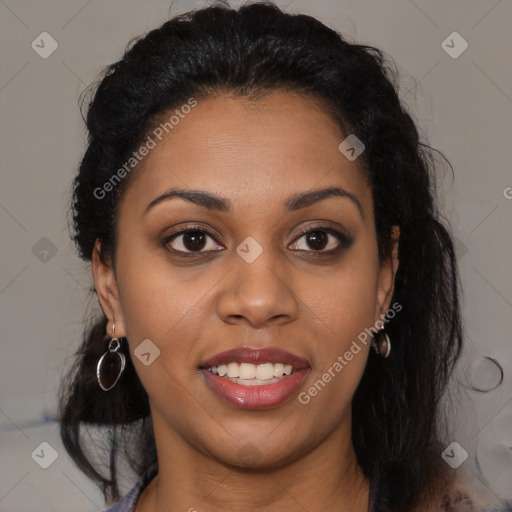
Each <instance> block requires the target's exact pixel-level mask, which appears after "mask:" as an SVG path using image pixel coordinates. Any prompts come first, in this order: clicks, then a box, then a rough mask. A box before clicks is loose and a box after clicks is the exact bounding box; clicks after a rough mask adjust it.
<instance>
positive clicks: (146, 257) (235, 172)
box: [93, 92, 397, 467]
mask: <svg viewBox="0 0 512 512" xmlns="http://www.w3.org/2000/svg"><path fill="white" fill-rule="evenodd" d="M171 115H172V113H170V114H169V115H168V116H167V118H169V117H170V116H171ZM167 118H166V119H167ZM164 134H165V132H164ZM346 135H348V134H345V135H344V134H342V133H341V132H340V130H339V128H338V126H337V125H336V124H335V123H334V121H333V120H332V119H331V118H330V117H328V116H327V115H326V114H324V113H323V112H322V111H321V109H320V107H319V105H317V104H316V103H314V102H312V101H306V100H305V99H304V98H302V97H300V96H296V95H292V94H290V93H285V92H279V93H273V94H271V95H269V96H267V97H265V98H264V99H262V100H258V101H257V102H249V101H247V100H243V99H239V98H238V99H235V98H231V97H228V96H218V97H216V98H209V99H199V100H198V104H197V106H195V107H194V108H192V109H191V111H190V113H188V114H186V115H183V117H182V118H181V119H180V120H179V123H178V124H176V125H175V126H174V127H173V129H172V130H169V133H168V134H165V137H163V138H162V140H161V141H159V140H158V139H157V138H156V137H154V136H153V139H154V140H155V141H156V146H155V147H154V148H153V149H151V150H150V151H149V153H148V154H147V155H146V156H145V157H144V158H143V160H142V161H141V163H140V164H139V168H138V169H137V170H136V171H134V172H136V174H135V175H134V176H133V180H132V182H131V183H130V186H129V187H128V189H127V191H126V193H125V195H124V197H123V198H122V201H121V203H120V209H119V223H118V245H117V252H116V260H115V270H116V272H115V274H114V273H113V271H112V268H111V267H109V266H108V265H104V264H102V263H101V262H100V260H99V258H98V252H97V251H98V249H99V245H98V244H97V246H96V250H95V254H94V258H93V262H94V265H93V268H94V274H95V281H96V287H97V290H98V294H99V298H100V301H101V304H102V307H103V310H104V311H105V313H106V314H107V316H108V317H109V320H110V323H109V326H111V325H112V321H115V326H116V330H115V334H116V336H117V337H121V336H126V337H127V339H128V342H129V346H130V353H131V355H132V360H133V362H134V365H135V367H136V370H137V373H138V375H139V376H140V379H141V381H142V383H143V385H144V387H145V389H146V390H147V393H148V395H149V398H150V404H151V410H152V415H153V422H154V425H155V429H156V430H158V432H159V433H160V434H158V435H160V436H163V435H164V432H166V434H165V435H168V436H169V439H171V438H174V439H180V440H182V441H185V442H186V443H187V444H188V446H191V447H193V448H194V449H196V450H199V451H200V452H202V453H204V454H208V455H210V456H213V457H214V458H216V459H217V460H221V461H224V462H227V463H229V464H233V465H238V466H240V465H250V464H252V465H255V466H262V467H263V466H266V465H273V464H278V463H283V462H285V461H288V460H292V459H294V458H297V457H299V456H300V455H301V454H304V453H306V452H307V451H309V450H311V449H312V448H313V447H315V446H316V445H318V444H319V443H321V442H322V441H323V440H324V439H326V438H327V436H329V435H330V434H331V433H332V432H333V431H343V433H344V434H343V435H344V436H347V435H348V439H349V438H350V435H349V433H350V419H351V416H350V402H351V399H352V396H353V395H354V392H355V390H356V387H357V385H358V383H359V380H360V378H361V376H362V373H363V370H364V368H365V364H366V360H367V356H368V350H369V347H370V344H369V340H368V343H367V344H364V343H361V342H360V341H357V340H358V336H360V335H361V333H362V332H363V331H364V329H365V328H369V327H372V326H374V325H375V323H376V322H377V321H378V320H379V319H380V315H381V314H384V313H385V312H386V310H387V309H388V307H389V302H390V299H391V296H392V291H393V281H394V272H396V265H397V262H396V260H395V261H394V268H393V265H392V264H390V262H389V261H388V262H386V263H385V264H383V265H382V267H381V266H380V265H379V260H378V253H377V242H376V233H375V225H374V220H373V204H372V196H371V189H370V187H369V185H368V183H367V182H366V180H365V178H364V175H363V171H362V169H361V167H360V159H356V160H354V161H350V160H349V159H347V158H346V157H345V156H344V154H343V153H341V152H340V150H339V149H338V146H339V144H340V143H341V142H342V141H343V140H344V139H345V137H346ZM334 187H336V188H339V189H341V190H342V191H345V195H344V194H343V192H342V193H341V195H325V196H322V195H321V194H319V195H318V196H316V197H315V195H312V196H310V195H309V194H311V193H312V192H314V191H317V190H321V189H325V188H334ZM171 189H179V190H181V191H187V192H190V191H192V190H193V191H201V192H202V193H204V194H209V195H211V196H215V197H216V198H218V199H217V200H209V201H203V203H202V204H198V203H197V202H193V201H188V200H185V199H183V198H180V197H172V198H171V197H168V198H167V199H165V198H161V196H162V194H167V193H168V192H169V191H171ZM302 194H308V196H307V199H305V200H304V201H301V200H298V201H293V204H292V198H295V199H297V197H299V196H301V195H302ZM159 197H160V198H161V200H159V201H156V202H155V199H156V198H159ZM220 201H223V202H225V203H226V204H227V205H228V206H229V208H228V207H227V206H226V207H220ZM190 228H193V229H194V230H196V231H195V233H189V234H188V235H187V234H183V233H181V232H182V231H183V230H185V229H190ZM198 231H199V232H198ZM303 231H310V232H311V233H310V234H309V235H308V234H303V233H302V232H303ZM179 233H181V234H179ZM337 234H339V237H338V236H337ZM377 325H378V324H377ZM359 339H361V337H360V338H359ZM144 340H150V342H148V341H146V342H145V345H142V346H141V347H142V348H143V349H144V350H142V348H140V349H139V350H137V347H138V346H139V345H140V344H141V343H142V342H143V341H144ZM354 341H357V345H358V346H359V348H360V351H358V352H356V349H355V348H354V344H353V343H354ZM239 347H250V348H253V349H260V348H264V347H277V348H279V349H282V350H284V351H287V352H289V353H291V354H293V355H295V356H298V357H300V358H303V360H305V361H306V362H307V368H305V369H304V370H302V371H301V372H300V378H298V379H297V378H296V377H295V380H294V383H295V384H296V386H293V387H292V389H291V390H290V389H288V390H287V391H288V393H291V394H289V396H288V395H286V396H285V395H284V393H285V392H284V391H283V389H284V387H286V386H283V385H282V381H284V380H286V378H287V377H286V376H284V377H281V378H280V379H278V380H279V381H280V382H281V384H280V383H277V384H272V385H269V384H266V385H267V386H276V391H272V390H271V391H266V392H264V393H260V392H259V391H258V388H260V390H262V389H263V388H261V387H260V386H259V385H257V386H250V387H249V386H247V385H245V386H243V385H242V384H232V383H231V381H230V382H229V386H228V387H229V390H228V391H227V393H228V395H229V396H230V397H231V398H230V399H228V398H225V397H223V396H222V395H221V394H219V393H218V392H216V391H215V390H214V388H213V387H212V385H211V382H212V379H213V380H215V381H216V382H219V381H220V379H222V381H223V382H226V380H227V379H226V377H219V376H218V375H214V373H211V372H210V374H207V373H205V372H208V371H209V370H207V369H203V368H201V367H202V365H203V364H204V363H205V361H208V360H209V359H211V358H212V357H213V356H215V355H217V354H219V353H222V352H225V351H228V350H231V349H235V348H239ZM351 347H352V351H351ZM156 348H157V349H158V350H159V351H160V353H159V355H157V354H158V352H157V349H156ZM134 351H135V354H134ZM141 351H142V352H144V353H149V354H150V356H147V355H145V356H143V357H142V358H141V359H139V357H137V355H136V354H139V356H140V352H141ZM347 352H351V353H352V357H350V358H349V357H347V356H345V354H346V353H347ZM155 356H157V357H155ZM237 357H238V356H233V357H232V359H233V361H232V362H235V363H236V362H237V361H236V360H237ZM240 357H241V356H240ZM340 358H341V359H340ZM341 360H343V361H344V363H341ZM253 361H256V360H253ZM259 361H260V363H263V362H264V361H263V360H261V359H260V360H259ZM148 362H150V364H147V363H148ZM239 362H240V361H239ZM336 362H338V365H336ZM144 363H146V364H144ZM340 365H341V366H342V369H340ZM256 366H257V365H256ZM231 367H232V368H234V367H233V365H232V366H231ZM269 368H270V369H271V370H272V371H274V370H276V368H277V371H279V369H282V368H280V367H279V366H278V365H277V364H276V365H275V366H273V367H269V366H268V365H267V366H266V370H269ZM252 369H253V368H252V366H250V365H249V366H245V367H244V371H248V372H249V373H250V372H251V371H252ZM219 370H220V369H219ZM219 370H217V371H219ZM295 370H296V369H295V368H294V369H293V371H294V374H292V376H291V377H289V378H290V379H291V378H292V377H294V375H295ZM326 373H327V374H329V375H330V378H328V377H325V374H326ZM244 375H246V374H244ZM247 375H248V374H247ZM259 375H261V374H259ZM322 376H324V378H323V377H322ZM319 379H320V381H322V382H323V385H319V384H318V382H317V381H318V380H319ZM315 382H317V386H316V388H315V389H316V393H315V391H314V390H313V391H311V389H312V387H313V388H314V384H315ZM266 389H267V390H268V389H269V388H268V387H267V388H266ZM283 397H284V398H283ZM158 435H157V438H158ZM157 440H158V439H157ZM249 443H250V444H249ZM251 450H253V452H254V450H256V452H257V453H253V452H251ZM247 455H248V456H247Z"/></svg>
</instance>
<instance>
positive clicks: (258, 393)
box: [199, 347, 310, 409]
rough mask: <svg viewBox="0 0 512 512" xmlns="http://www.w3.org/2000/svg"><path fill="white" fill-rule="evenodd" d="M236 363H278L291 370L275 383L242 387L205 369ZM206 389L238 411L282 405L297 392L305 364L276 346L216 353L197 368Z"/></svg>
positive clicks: (304, 374)
mask: <svg viewBox="0 0 512 512" xmlns="http://www.w3.org/2000/svg"><path fill="white" fill-rule="evenodd" d="M232 362H236V363H251V364H263V363H273V364H276V363H282V364H285V365H286V364H289V365H291V366H292V368H293V372H292V374H291V375H283V376H282V377H280V378H279V379H280V380H279V381H278V382H274V383H272V384H261V385H254V386H244V385H243V384H237V383H235V382H231V381H230V380H229V379H227V378H225V377H219V376H218V375H215V374H214V373H212V372H210V371H209V370H208V368H211V367H214V366H219V365H221V364H229V363H232ZM199 369H200V371H201V373H202V374H203V376H204V378H205V381H206V383H207V385H208V387H209V388H210V389H211V390H212V391H214V392H215V393H216V394H217V395H219V396H220V397H221V398H223V399H224V400H225V401H226V402H227V403H228V404H230V405H232V406H234V407H237V408H240V409H269V408H273V407H277V406H279V405H281V404H283V403H284V402H286V401H287V400H288V399H289V398H290V397H291V396H292V395H293V394H294V392H295V391H296V390H297V388H298V387H299V385H300V384H301V382H302V381H303V380H304V378H305V377H306V375H307V374H308V372H309V369H310V364H309V361H308V360H307V359H305V358H303V357H300V356H297V355H295V354H291V353H290V352H287V351H285V350H282V349H280V348H277V347H265V348H259V349H254V348H250V347H238V348H235V349H232V350H227V351H226V352H222V353H220V354H217V355H215V356H213V357H211V358H210V359H208V360H207V361H204V362H203V363H201V365H200V366H199Z"/></svg>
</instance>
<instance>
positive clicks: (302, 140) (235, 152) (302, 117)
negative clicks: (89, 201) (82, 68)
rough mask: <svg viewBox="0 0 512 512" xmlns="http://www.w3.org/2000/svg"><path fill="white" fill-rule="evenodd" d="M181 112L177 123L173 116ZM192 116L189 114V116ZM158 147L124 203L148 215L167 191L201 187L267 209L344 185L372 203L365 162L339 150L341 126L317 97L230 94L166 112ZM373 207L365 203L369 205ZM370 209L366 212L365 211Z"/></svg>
mask: <svg viewBox="0 0 512 512" xmlns="http://www.w3.org/2000/svg"><path fill="white" fill-rule="evenodd" d="M176 110H177V111H178V113H179V114H181V115H179V117H178V116H177V115H176ZM185 112H187V113H185ZM173 115H174V118H173V124H172V125H171V124H170V123H168V124H167V125H166V126H167V130H162V129H161V130H160V132H163V133H162V134H161V135H160V138H161V140H159V139H158V138H157V137H155V135H154V132H151V133H150V136H151V137H152V138H153V140H154V142H155V145H154V147H153V149H151V150H150V151H149V153H148V154H147V155H146V156H145V157H144V158H143V160H142V161H141V162H140V164H139V165H138V166H137V168H136V170H135V173H134V176H133V180H132V182H131V183H130V186H129V187H128V190H127V193H126V196H125V198H124V199H123V201H122V203H123V202H125V201H126V200H129V202H130V204H131V208H134V207H136V208H142V209H144V208H145V207H146V206H147V204H148V203H149V202H150V201H151V200H152V199H153V198H154V197H156V196H157V195H159V194H162V193H163V192H165V190H166V189H169V188H174V187H180V188H183V189H187V188H190V189H196V190H197V189H202V190H208V191H211V192H214V193H216V194H217V195H222V196H229V197H230V198H232V202H233V204H236V203H237V202H243V203H244V205H246V206H247V205H248V204H252V206H253V207H254V208H258V207H260V208H265V207H266V206H267V201H275V199H276V198H278V197H283V196H288V195H290V194H291V193H293V192H298V191H305V190H309V189H313V188H320V187H323V186H332V185H340V186H343V188H345V189H347V190H348V191H350V192H351V193H353V194H355V195H357V196H359V197H360V200H361V202H362V203H364V202H365V201H366V202H367V200H368V199H369V196H370V194H369V187H368V183H367V181H366V177H365V172H364V170H363V167H362V164H361V162H360V161H359V162H358V161H357V160H355V161H349V160H348V159H347V158H346V157H345V156H344V155H343V154H342V153H341V152H340V150H339V149H338V146H339V144H340V143H341V142H342V141H343V140H344V139H345V137H346V136H345V135H344V134H343V133H342V131H341V129H340V127H339V126H338V124H337V123H336V122H335V121H334V119H333V118H332V117H331V116H330V115H328V114H327V113H326V112H325V110H324V109H323V108H322V104H321V103H320V102H318V101H316V100H314V99H312V98H309V97H304V96H301V95H298V94H292V93H289V92H275V93H272V94H269V95H267V96H265V97H264V98H262V99H259V100H256V101H249V100H247V99H244V98H240V97H234V96H231V95H227V94H225V95H220V96H217V97H210V98H198V99H197V105H196V106H194V107H193V108H190V109H183V110H181V109H180V107H177V109H175V110H173V111H170V112H166V113H165V114H164V115H163V116H162V117H161V119H160V120H159V122H161V123H162V124H161V125H160V126H162V125H163V123H165V122H166V121H169V119H170V118H171V116H173ZM367 207H368V205H367ZM367 207H365V208H367Z"/></svg>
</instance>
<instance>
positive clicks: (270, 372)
mask: <svg viewBox="0 0 512 512" xmlns="http://www.w3.org/2000/svg"><path fill="white" fill-rule="evenodd" d="M272 377H274V365H273V364H272V363H263V364H260V365H258V367H257V368H256V378H257V379H259V380H270V379H271V378H272Z"/></svg>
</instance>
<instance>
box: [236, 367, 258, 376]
mask: <svg viewBox="0 0 512 512" xmlns="http://www.w3.org/2000/svg"><path fill="white" fill-rule="evenodd" d="M238 376H239V377H240V378H241V379H254V377H256V366H255V365H254V364H251V363H240V369H239V370H238Z"/></svg>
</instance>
